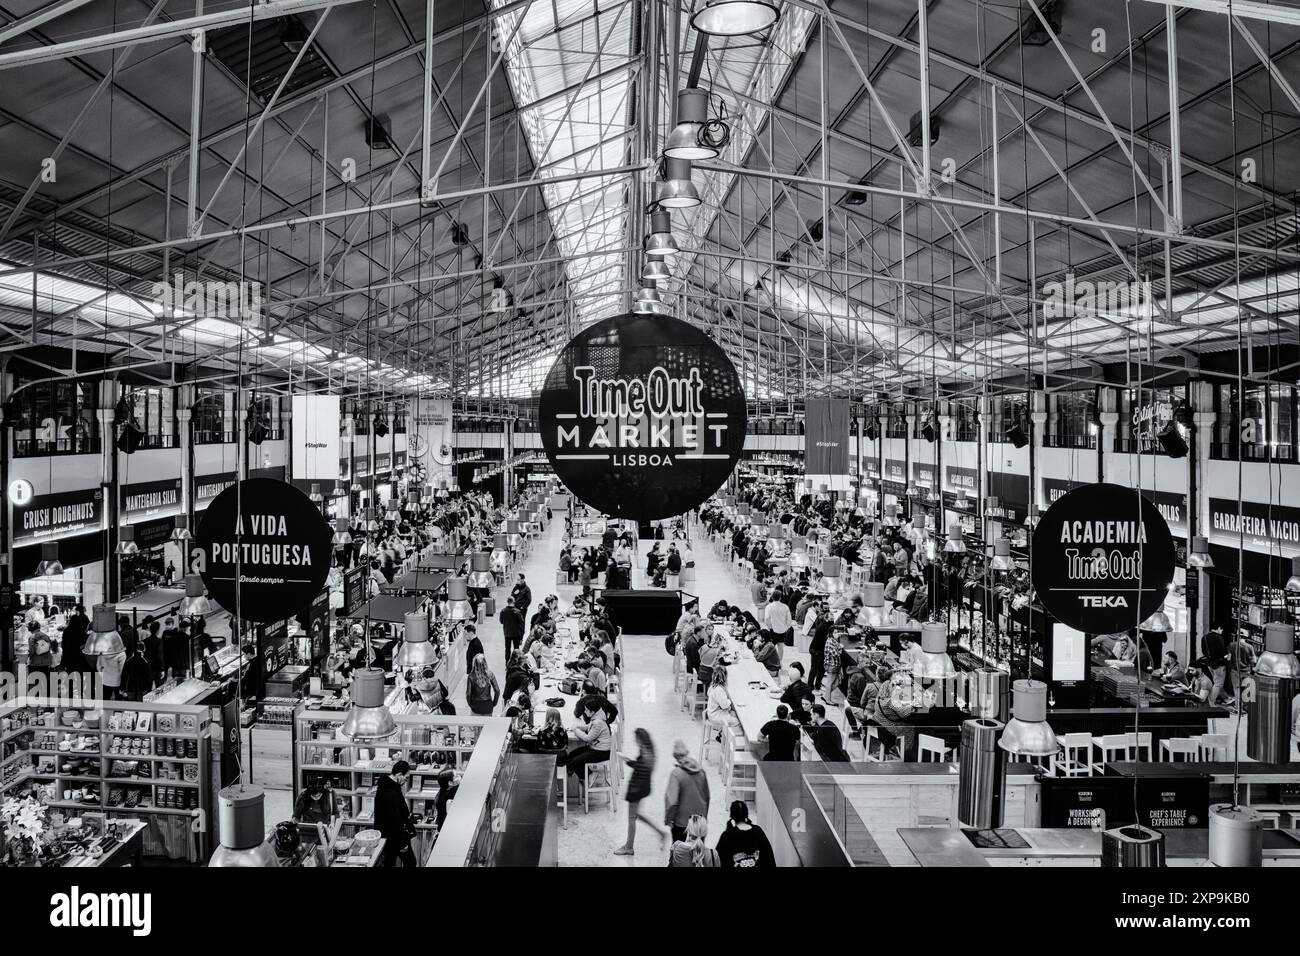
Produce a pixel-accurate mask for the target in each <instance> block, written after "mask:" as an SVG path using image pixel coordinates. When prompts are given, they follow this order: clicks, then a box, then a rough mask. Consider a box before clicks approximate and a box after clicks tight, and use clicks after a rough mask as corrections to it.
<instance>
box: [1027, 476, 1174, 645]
mask: <svg viewBox="0 0 1300 956" xmlns="http://www.w3.org/2000/svg"><path fill="white" fill-rule="evenodd" d="M1032 547H1033V557H1034V561H1033V576H1034V588H1035V590H1036V591H1037V592H1038V599H1039V601H1041V602H1042V604H1043V607H1045V608H1046V609H1047V610H1048V611H1049V612H1051V613H1052V614H1053V615H1054V616H1055V617H1056V619H1057V620H1059V621H1060V622H1061V623H1063V624H1065V625H1066V626H1067V627H1072V628H1074V629H1075V630H1079V631H1083V632H1084V633H1087V634H1114V633H1117V632H1119V631H1127V630H1129V629H1130V628H1133V627H1136V626H1137V625H1138V622H1140V621H1142V620H1144V619H1146V618H1147V617H1149V616H1150V615H1151V614H1154V613H1155V612H1156V610H1157V609H1158V608H1159V607H1160V605H1161V604H1162V603H1164V600H1165V595H1166V593H1167V589H1168V586H1169V582H1170V581H1172V580H1173V577H1174V557H1175V555H1174V539H1173V536H1172V535H1171V534H1170V533H1169V524H1168V522H1166V521H1165V519H1164V516H1163V515H1162V514H1161V513H1160V511H1159V510H1158V509H1157V508H1156V506H1155V505H1154V504H1152V503H1151V501H1150V500H1149V499H1147V498H1146V496H1144V495H1143V494H1142V493H1141V492H1139V491H1137V490H1136V489H1133V488H1124V487H1121V486H1120V485H1112V484H1093V485H1082V486H1080V487H1078V488H1075V489H1073V490H1071V491H1068V492H1066V493H1065V494H1064V495H1062V496H1061V497H1060V498H1058V499H1057V500H1056V502H1055V503H1054V504H1052V506H1051V507H1049V508H1048V509H1047V512H1046V514H1044V515H1043V517H1042V518H1041V519H1040V520H1039V522H1038V527H1037V528H1035V529H1034V537H1033V543H1032Z"/></svg>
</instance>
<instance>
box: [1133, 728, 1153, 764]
mask: <svg viewBox="0 0 1300 956" xmlns="http://www.w3.org/2000/svg"><path fill="white" fill-rule="evenodd" d="M1128 745H1129V749H1130V750H1131V751H1132V753H1133V759H1135V760H1145V761H1146V762H1147V763H1150V762H1151V761H1152V760H1154V759H1155V757H1154V756H1153V753H1154V751H1153V749H1152V742H1151V731H1149V730H1144V731H1142V732H1141V733H1140V734H1129V735H1128ZM1144 752H1145V754H1146V756H1145V757H1144V756H1143V753H1144Z"/></svg>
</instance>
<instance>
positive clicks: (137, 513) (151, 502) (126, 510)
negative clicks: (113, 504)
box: [118, 478, 181, 523]
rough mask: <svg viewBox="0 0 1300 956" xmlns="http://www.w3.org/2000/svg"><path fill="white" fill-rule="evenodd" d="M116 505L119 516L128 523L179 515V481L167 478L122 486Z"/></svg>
mask: <svg viewBox="0 0 1300 956" xmlns="http://www.w3.org/2000/svg"><path fill="white" fill-rule="evenodd" d="M118 503H119V506H120V508H121V516H122V518H123V520H125V521H127V522H128V523H131V522H135V521H143V520H146V519H149V518H163V517H167V516H169V515H174V514H180V510H181V480H180V479H179V478H168V479H164V480H163V481H142V482H138V483H136V484H131V485H123V486H122V488H121V491H120V492H119V499H118Z"/></svg>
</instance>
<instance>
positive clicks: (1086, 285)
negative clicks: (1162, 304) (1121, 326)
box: [1042, 272, 1155, 321]
mask: <svg viewBox="0 0 1300 956" xmlns="http://www.w3.org/2000/svg"><path fill="white" fill-rule="evenodd" d="M1042 299H1043V317H1044V318H1048V319H1062V318H1071V317H1074V316H1080V317H1086V316H1105V317H1107V318H1111V319H1118V320H1121V321H1131V320H1133V319H1150V318H1152V317H1153V316H1154V315H1155V298H1154V296H1153V295H1152V292H1151V280H1149V279H1143V280H1142V281H1141V282H1106V281H1095V282H1094V281H1093V280H1091V279H1079V280H1077V281H1076V280H1075V278H1074V273H1072V272H1067V273H1066V274H1065V281H1064V282H1057V281H1055V280H1053V281H1052V282H1046V283H1044V284H1043V289H1042Z"/></svg>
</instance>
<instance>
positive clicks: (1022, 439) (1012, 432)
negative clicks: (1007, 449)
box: [1007, 425, 1029, 448]
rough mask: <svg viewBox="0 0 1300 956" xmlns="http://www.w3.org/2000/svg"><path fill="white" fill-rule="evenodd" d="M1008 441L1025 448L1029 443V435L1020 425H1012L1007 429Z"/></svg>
mask: <svg viewBox="0 0 1300 956" xmlns="http://www.w3.org/2000/svg"><path fill="white" fill-rule="evenodd" d="M1007 441H1009V442H1010V443H1011V444H1013V445H1015V446H1016V447H1017V448H1024V447H1025V446H1026V445H1028V444H1029V436H1028V435H1027V434H1026V433H1025V430H1024V429H1023V428H1021V427H1020V426H1019V425H1012V426H1011V427H1010V428H1008V429H1007Z"/></svg>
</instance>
